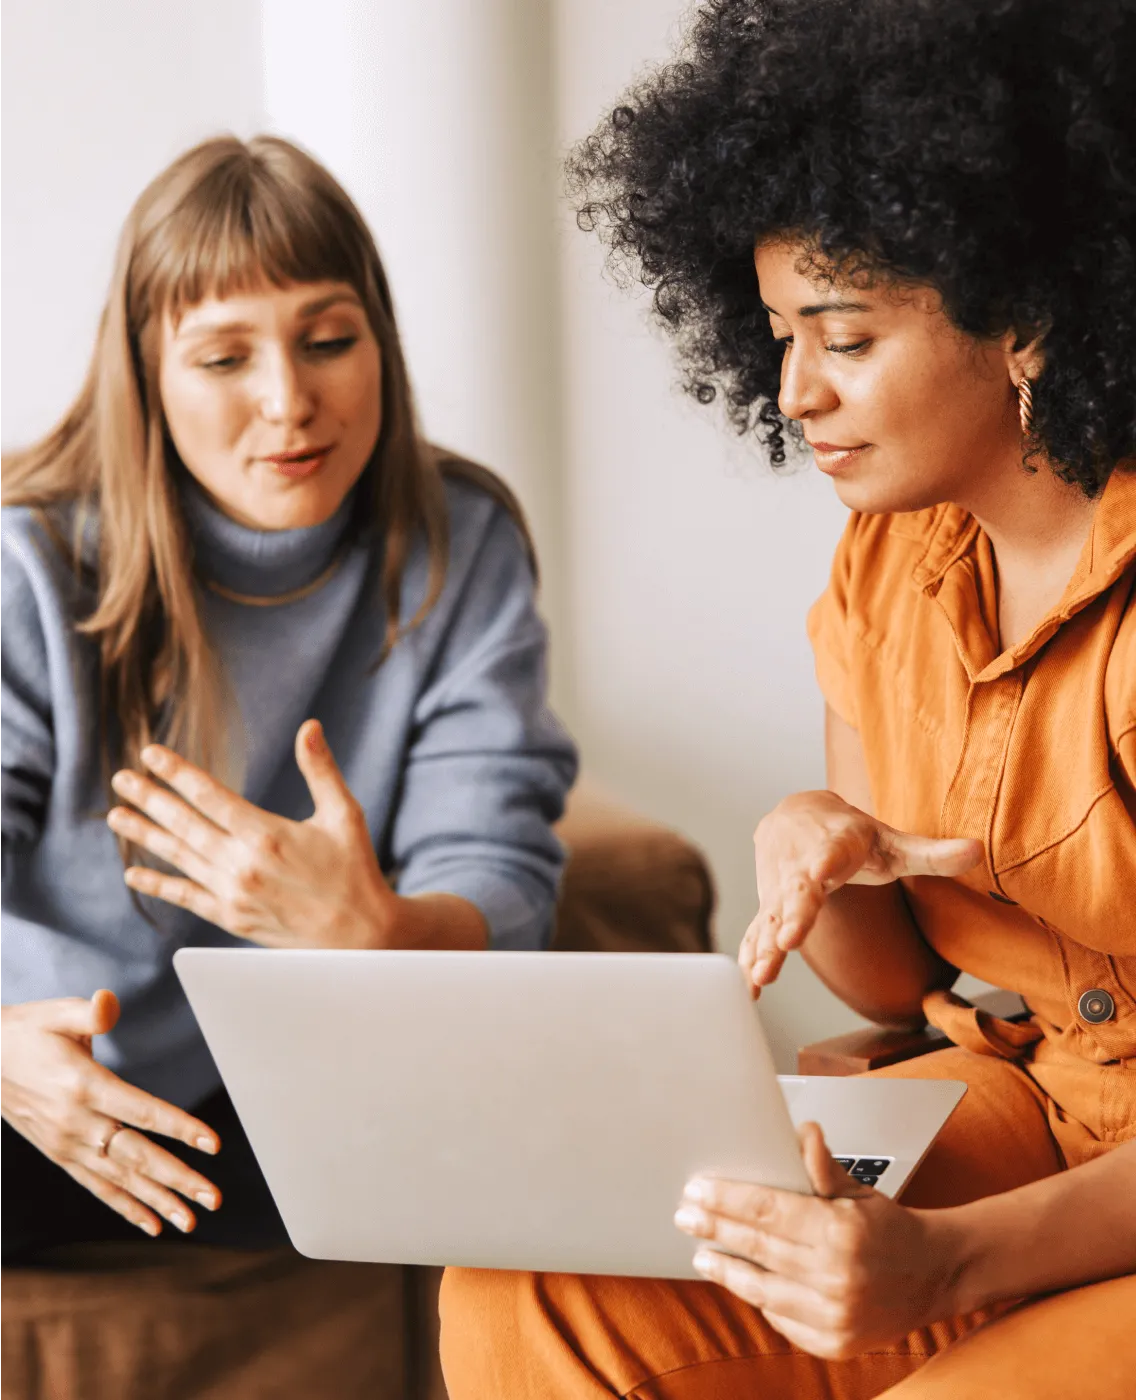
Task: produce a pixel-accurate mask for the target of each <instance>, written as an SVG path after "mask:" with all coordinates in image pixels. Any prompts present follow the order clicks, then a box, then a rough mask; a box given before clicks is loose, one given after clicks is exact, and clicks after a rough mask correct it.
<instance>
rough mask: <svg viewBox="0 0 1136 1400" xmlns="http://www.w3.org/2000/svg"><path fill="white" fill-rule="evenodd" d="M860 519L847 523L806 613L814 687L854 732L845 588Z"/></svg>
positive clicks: (856, 723) (856, 726) (855, 517)
mask: <svg viewBox="0 0 1136 1400" xmlns="http://www.w3.org/2000/svg"><path fill="white" fill-rule="evenodd" d="M859 519H860V517H859V516H858V515H855V514H854V515H853V516H852V517H851V519H850V520H849V521H848V524H847V526H846V527H845V530H844V534H843V535H842V536H841V539H840V543H839V544H838V545H837V547H836V555H835V557H834V559H833V562H832V574H831V577H830V578H829V583H828V587H827V588H826V589H825V591H824V592H823V593H822V594H821V596H820V597H819V598H818V599H817V601H816V602H815V603H814V604H813V606H812V607H811V608H810V609H809V617H808V633H809V641H810V642H811V643H812V647H813V657H814V662H815V665H816V678H817V684H818V685H819V686H820V688H821V693H822V694H823V695H824V698H825V700H826V701H827V703H828V705H829V707H830V708H831V709H832V710H834V711H835V713H836V714H838V715H839V716H840V718H841V719H842V720H844V721H845V723H847V724H850V725H851V726H852V727H853V729H859V727H860V718H859V713H858V708H857V705H856V692H855V688H854V686H853V682H852V665H851V661H852V653H851V627H850V623H849V616H848V605H849V599H848V586H849V579H850V576H851V560H852V549H853V544H854V539H855V534H856V528H857V524H858V522H859Z"/></svg>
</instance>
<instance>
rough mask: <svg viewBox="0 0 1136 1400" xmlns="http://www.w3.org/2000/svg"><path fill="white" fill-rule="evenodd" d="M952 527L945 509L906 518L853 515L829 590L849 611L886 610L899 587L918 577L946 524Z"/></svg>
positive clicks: (916, 512)
mask: <svg viewBox="0 0 1136 1400" xmlns="http://www.w3.org/2000/svg"><path fill="white" fill-rule="evenodd" d="M952 509H953V508H952ZM953 523H954V522H947V521H946V520H945V518H944V507H942V506H935V507H932V508H931V509H929V510H920V511H911V512H907V513H904V514H902V515H897V514H893V515H864V514H861V513H860V512H859V511H853V512H852V513H851V515H849V517H848V523H847V525H846V526H845V528H844V533H843V535H842V536H841V538H840V542H839V544H838V545H837V547H836V554H835V557H834V558H833V564H832V579H831V583H830V585H829V588H830V591H834V592H836V593H837V594H838V595H839V597H840V600H841V602H842V603H843V604H844V605H845V606H846V607H875V606H877V605H880V604H883V605H885V606H886V605H887V603H888V601H889V599H890V600H894V596H895V595H894V590H895V589H896V588H897V587H899V586H900V585H901V584H904V583H906V584H908V585H910V584H911V583H912V582H913V581H914V580H915V579H916V578H917V576H918V573H919V570H920V568H921V567H922V566H923V565H924V564H925V562H926V560H927V559H928V557H929V556H930V554H931V553H932V552H933V551H934V548H935V542H936V540H937V539H938V538H939V537H940V536H941V535H942V533H943V528H944V525H946V524H953Z"/></svg>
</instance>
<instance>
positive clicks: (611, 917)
mask: <svg viewBox="0 0 1136 1400" xmlns="http://www.w3.org/2000/svg"><path fill="white" fill-rule="evenodd" d="M560 834H561V837H562V839H563V841H564V843H565V845H566V847H567V848H568V851H569V862H568V867H567V871H566V873H565V879H564V888H563V893H562V896H561V900H560V906H559V912H558V922H557V932H556V940H555V945H554V946H555V947H557V948H561V949H573V950H585V949H592V950H597V949H599V950H607V951H669V952H703V951H706V950H708V949H709V948H710V947H711V943H712V933H711V918H712V914H713V908H714V889H713V884H712V882H711V877H710V873H709V870H708V869H707V866H706V862H705V860H704V859H703V857H702V856H701V855H700V853H699V852H698V851H697V850H696V849H695V848H694V847H693V846H692V845H691V844H690V843H689V842H688V841H687V840H685V839H684V838H683V837H681V836H679V835H677V834H676V833H674V832H672V831H668V830H666V829H665V828H663V827H660V826H657V825H655V824H654V823H651V822H648V821H645V820H644V819H643V818H641V817H638V816H635V815H634V814H631V813H629V812H627V811H626V810H624V809H622V808H620V807H619V806H617V805H615V804H612V803H610V802H608V801H606V800H605V799H603V798H602V797H600V796H599V795H598V794H597V793H596V792H595V791H594V790H589V789H588V788H587V787H586V786H584V787H581V788H579V789H577V791H576V792H575V793H574V794H573V796H572V798H571V800H570V802H569V807H568V812H567V814H566V816H565V818H564V821H563V823H562V824H561V828H560ZM439 1278H440V1271H439V1270H428V1269H415V1268H401V1267H398V1266H395V1265H381V1264H340V1263H322V1262H316V1261H314V1260H310V1259H304V1258H302V1257H301V1256H300V1255H298V1254H296V1253H294V1252H293V1251H291V1250H288V1249H280V1250H270V1251H257V1252H251V1251H239V1250H222V1249H210V1248H204V1247H202V1246H195V1245H193V1244H191V1243H180V1242H168V1243H167V1242H163V1241H160V1240H159V1241H155V1242H153V1243H150V1242H147V1241H143V1240H140V1241H139V1242H138V1243H137V1244H131V1245H88V1246H84V1247H82V1248H78V1247H76V1248H73V1249H70V1250H67V1251H57V1252H55V1253H54V1254H53V1255H52V1256H51V1257H44V1258H42V1259H41V1260H38V1261H37V1264H36V1267H34V1268H21V1269H5V1270H4V1272H3V1319H2V1328H3V1355H2V1363H3V1365H2V1397H3V1400H325V1397H326V1400H363V1397H366V1400H395V1397H398V1400H402V1397H404V1396H405V1397H410V1398H411V1400H441V1398H442V1397H444V1395H445V1390H444V1387H443V1385H442V1380H441V1374H440V1371H439V1369H438V1364H437V1308H436V1300H437V1287H438V1281H439Z"/></svg>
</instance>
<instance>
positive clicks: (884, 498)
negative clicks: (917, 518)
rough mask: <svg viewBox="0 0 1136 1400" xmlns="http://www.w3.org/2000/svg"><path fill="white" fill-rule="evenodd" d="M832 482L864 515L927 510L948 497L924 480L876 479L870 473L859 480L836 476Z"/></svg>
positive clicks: (845, 503)
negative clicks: (928, 486)
mask: <svg viewBox="0 0 1136 1400" xmlns="http://www.w3.org/2000/svg"><path fill="white" fill-rule="evenodd" d="M832 484H833V486H834V487H835V488H836V494H837V496H839V497H840V500H841V501H842V502H843V503H844V505H846V506H847V507H848V509H849V510H855V511H859V513H860V514H861V515H904V514H908V513H910V512H911V511H916V510H927V509H928V508H929V507H930V506H937V505H939V504H940V503H941V502H942V501H943V500H944V499H945V498H944V497H943V496H942V495H940V494H939V493H937V492H934V491H928V490H927V487H926V484H925V483H923V482H919V483H916V482H899V481H880V480H879V479H877V480H875V481H873V480H871V478H869V477H865V478H862V479H860V480H857V479H856V477H855V476H853V475H848V476H834V477H833V482H832Z"/></svg>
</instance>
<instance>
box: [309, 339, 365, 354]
mask: <svg viewBox="0 0 1136 1400" xmlns="http://www.w3.org/2000/svg"><path fill="white" fill-rule="evenodd" d="M358 340H359V337H358V336H357V335H337V336H329V337H328V338H327V339H325V340H309V341H308V345H307V348H308V350H309V352H310V353H311V354H313V355H319V356H322V357H325V358H327V359H332V358H334V356H336V355H343V354H346V352H347V351H348V350H350V349H351V347H352V346H353V345H355V344H356V343H357V342H358Z"/></svg>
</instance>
